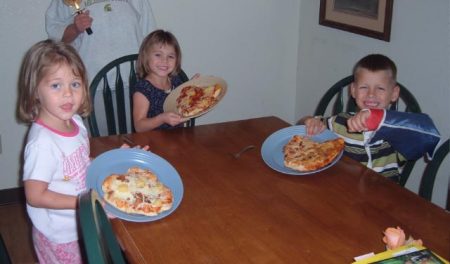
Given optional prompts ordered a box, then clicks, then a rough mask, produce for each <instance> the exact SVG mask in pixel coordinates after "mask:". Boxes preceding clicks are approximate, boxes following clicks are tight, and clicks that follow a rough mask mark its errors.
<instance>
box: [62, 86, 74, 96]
mask: <svg viewBox="0 0 450 264" xmlns="http://www.w3.org/2000/svg"><path fill="white" fill-rule="evenodd" d="M63 96H64V97H70V96H72V89H70V87H66V88H64V90H63Z"/></svg>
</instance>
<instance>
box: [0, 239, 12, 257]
mask: <svg viewBox="0 0 450 264" xmlns="http://www.w3.org/2000/svg"><path fill="white" fill-rule="evenodd" d="M0 263H3V264H10V263H12V262H11V258H10V257H9V253H8V249H7V248H6V245H5V242H4V241H3V237H2V235H1V234H0Z"/></svg>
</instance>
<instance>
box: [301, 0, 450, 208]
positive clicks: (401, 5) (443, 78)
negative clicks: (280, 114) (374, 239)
mask: <svg viewBox="0 0 450 264" xmlns="http://www.w3.org/2000/svg"><path fill="white" fill-rule="evenodd" d="M318 15H319V1H311V0H309V1H308V0H303V1H301V6H300V35H299V46H298V53H299V57H298V65H299V67H298V68H299V69H298V83H297V94H296V98H297V100H296V103H297V104H296V107H295V112H296V113H297V115H298V116H303V115H306V114H312V112H313V111H314V109H315V107H316V105H317V103H318V101H319V99H320V97H321V95H323V94H324V92H325V91H326V89H328V88H329V87H331V85H333V84H334V83H335V82H336V81H338V80H340V79H341V78H343V77H344V76H347V75H350V74H351V68H352V67H353V65H354V63H355V62H356V61H357V60H359V59H360V58H361V57H363V56H365V55H367V54H370V53H383V54H385V55H387V56H389V57H390V58H391V59H393V60H394V61H395V62H396V64H397V67H398V80H399V82H401V83H402V84H403V85H405V86H406V87H407V88H408V89H409V90H410V91H411V92H412V93H413V94H414V95H415V97H416V99H417V100H418V101H419V103H420V106H421V108H422V111H423V112H425V113H427V114H429V115H430V116H431V117H432V118H433V120H434V121H435V124H436V126H437V127H438V129H439V131H440V132H441V134H442V136H443V137H444V138H449V137H450V117H449V114H450V108H449V104H448V102H449V99H450V77H449V76H450V4H449V1H448V0H436V1H422V0H395V1H394V8H393V20H392V28H391V40H390V42H385V41H381V40H377V39H373V38H368V37H365V36H361V35H357V34H353V33H350V32H346V31H341V30H337V29H334V28H330V27H324V26H321V25H319V24H318ZM312 98H315V99H312ZM449 163H450V159H447V160H446V163H445V164H444V167H443V168H442V169H441V170H440V171H441V174H440V175H439V179H438V183H437V185H436V186H435V188H436V189H435V192H436V194H437V196H435V197H433V201H434V202H435V203H437V204H439V205H441V206H444V205H445V199H446V196H445V193H446V192H447V188H448V178H449V176H448V175H449V173H450V164H449ZM423 167H424V163H423V162H422V161H419V162H418V163H416V166H415V168H414V171H413V173H412V175H411V178H410V180H409V181H408V183H407V187H408V188H409V189H411V190H413V191H416V190H417V189H418V183H419V179H420V176H421V175H422V171H423ZM445 174H446V175H445ZM445 176H446V179H444V178H445Z"/></svg>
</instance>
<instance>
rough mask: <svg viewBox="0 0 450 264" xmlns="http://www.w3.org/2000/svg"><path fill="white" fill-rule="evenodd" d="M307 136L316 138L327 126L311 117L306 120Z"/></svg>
mask: <svg viewBox="0 0 450 264" xmlns="http://www.w3.org/2000/svg"><path fill="white" fill-rule="evenodd" d="M304 123H305V127H306V135H307V136H314V135H317V134H320V133H322V132H323V131H324V130H325V124H324V123H323V121H322V120H321V119H319V118H314V117H310V118H307V119H306V120H305V122H304Z"/></svg>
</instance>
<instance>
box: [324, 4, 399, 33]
mask: <svg viewBox="0 0 450 264" xmlns="http://www.w3.org/2000/svg"><path fill="white" fill-rule="evenodd" d="M393 5H394V0H320V12H319V24H320V25H322V26H327V27H332V28H336V29H340V30H345V31H349V32H352V33H356V34H360V35H364V36H367V37H371V38H376V39H379V40H383V41H387V42H389V41H390V37H391V23H392V9H393Z"/></svg>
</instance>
